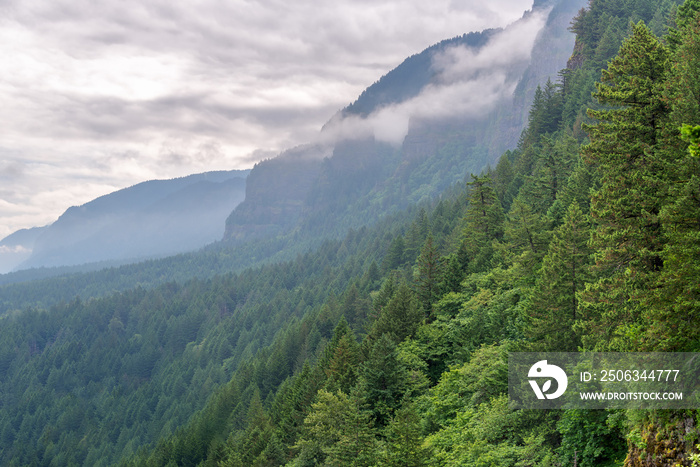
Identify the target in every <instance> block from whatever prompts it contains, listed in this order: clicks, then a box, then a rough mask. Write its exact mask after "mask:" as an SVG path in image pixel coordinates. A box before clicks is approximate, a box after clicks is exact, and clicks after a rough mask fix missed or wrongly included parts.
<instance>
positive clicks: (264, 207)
mask: <svg viewBox="0 0 700 467" xmlns="http://www.w3.org/2000/svg"><path fill="white" fill-rule="evenodd" d="M323 154H324V152H323V149H322V148H320V147H311V146H310V147H304V148H296V149H294V150H290V151H287V152H285V153H283V154H282V155H281V156H279V157H278V158H276V159H269V160H265V161H262V162H260V163H258V164H256V165H255V167H254V168H253V170H252V171H251V173H250V175H249V176H248V180H247V185H246V194H245V201H243V202H242V203H241V204H240V205H238V207H237V208H236V209H235V210H234V211H233V213H231V214H230V215H229V216H228V218H227V219H226V228H225V231H224V238H226V239H229V240H234V241H235V240H247V239H252V238H259V237H266V236H271V235H276V234H278V233H281V232H283V231H286V230H289V229H290V228H292V227H293V226H294V225H295V224H296V223H297V222H298V220H299V217H300V216H301V212H302V209H303V206H304V202H305V201H306V198H307V196H308V194H309V192H310V190H311V188H312V186H313V184H314V182H315V180H316V179H317V178H318V176H319V173H320V171H321V165H322V160H323Z"/></svg>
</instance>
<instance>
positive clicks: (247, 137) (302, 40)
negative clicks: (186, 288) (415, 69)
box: [0, 0, 532, 238]
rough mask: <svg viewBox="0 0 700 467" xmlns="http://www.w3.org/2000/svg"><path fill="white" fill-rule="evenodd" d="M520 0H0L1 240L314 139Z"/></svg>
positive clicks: (500, 19)
mask: <svg viewBox="0 0 700 467" xmlns="http://www.w3.org/2000/svg"><path fill="white" fill-rule="evenodd" d="M531 5H532V0H489V1H488V2H484V1H483V0H462V1H459V0H430V1H426V0H402V1H399V0H354V1H351V0H335V1H333V2H328V1H321V0H297V1H294V2H289V1H286V0H285V1H281V0H264V1H239V0H234V1H228V2H223V1H216V0H201V1H197V2H188V3H185V2H177V1H173V0H167V1H165V0H149V1H147V2H143V1H133V0H120V1H117V0H106V1H102V2H94V1H87V0H51V1H27V0H22V1H7V0H0V56H1V57H2V60H3V66H2V67H0V121H1V122H2V124H1V125H0V238H2V237H4V236H6V235H8V234H9V233H11V232H13V231H15V230H17V229H20V228H26V227H33V226H41V225H45V224H48V223H50V222H52V221H54V220H55V219H56V218H57V217H58V216H59V215H60V214H61V213H62V212H63V211H65V209H67V208H68V207H70V206H72V205H80V204H83V203H85V202H88V201H90V200H92V199H94V198H96V197H97V196H100V195H103V194H106V193H109V192H112V191H115V190H117V189H120V188H124V187H126V186H130V185H133V184H135V183H138V182H141V181H144V180H149V179H156V178H172V177H177V176H183V175H187V174H191V173H198V172H204V171H208V170H221V169H236V168H249V167H252V165H253V164H254V163H255V162H256V161H258V160H261V159H263V158H267V157H271V156H274V155H276V154H277V153H279V152H280V151H281V150H283V149H285V148H289V147H292V146H295V145H298V144H302V143H305V142H308V141H311V140H313V139H314V137H315V136H316V135H317V133H318V131H319V130H320V128H321V126H322V125H323V124H324V123H325V122H326V121H328V120H329V119H330V118H331V117H332V116H333V114H334V113H335V112H336V111H337V110H339V109H341V108H342V107H344V106H345V105H347V104H349V103H350V102H352V101H354V100H355V99H356V98H357V96H358V95H359V94H360V93H361V92H362V90H363V89H365V88H366V87H367V86H369V85H371V84H372V83H373V82H375V81H376V80H378V79H379V78H380V77H381V76H382V75H384V74H385V73H387V72H388V71H390V70H391V69H392V68H394V67H395V66H397V65H398V64H399V63H401V61H403V59H404V58H406V57H407V56H409V55H412V54H414V53H417V52H420V51H421V50H423V49H424V48H426V47H427V46H429V45H432V44H434V43H436V42H438V41H440V40H442V39H447V38H450V37H454V36H457V35H461V34H463V33H466V32H471V31H479V30H482V29H485V28H489V27H500V26H505V25H506V24H509V23H511V22H513V21H515V20H516V19H518V18H520V17H521V16H522V14H523V12H524V11H525V10H527V9H529V8H530V7H531Z"/></svg>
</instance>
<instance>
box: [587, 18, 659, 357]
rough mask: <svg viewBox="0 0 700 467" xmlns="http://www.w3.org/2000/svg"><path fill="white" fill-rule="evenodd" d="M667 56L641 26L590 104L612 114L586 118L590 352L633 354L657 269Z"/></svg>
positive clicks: (597, 112)
mask: <svg viewBox="0 0 700 467" xmlns="http://www.w3.org/2000/svg"><path fill="white" fill-rule="evenodd" d="M666 55H667V53H666V49H665V48H664V46H663V45H662V44H661V43H660V42H659V40H658V39H657V38H656V37H655V36H654V35H653V34H652V33H651V31H650V30H649V29H648V28H647V27H646V26H645V25H644V23H643V22H639V23H638V24H636V25H633V31H632V35H631V36H630V37H629V38H628V39H626V40H625V41H624V43H623V45H622V47H621V48H620V52H619V54H618V55H617V57H615V58H614V59H613V60H612V61H610V63H609V66H608V68H607V69H606V70H603V73H602V79H601V82H600V83H597V84H596V88H597V92H596V93H595V94H594V96H595V97H596V98H597V99H598V101H599V102H600V103H601V104H604V105H606V106H612V108H611V109H605V110H589V115H590V116H591V117H593V118H595V119H597V120H599V122H598V123H597V124H595V125H591V126H589V127H587V129H588V131H589V133H590V138H591V143H590V144H589V145H587V146H585V147H584V148H583V149H582V150H583V155H584V158H585V160H586V161H587V162H588V163H589V164H592V165H594V167H595V168H596V176H597V178H598V180H599V181H600V188H599V189H597V190H596V191H595V192H594V193H593V194H592V196H591V215H592V217H593V220H594V222H595V223H596V227H595V230H594V232H593V236H592V240H591V245H592V247H593V248H594V249H595V251H596V253H595V263H596V264H595V272H596V275H597V277H598V279H597V280H596V281H595V282H594V283H593V284H591V285H590V287H588V288H587V289H586V291H585V293H584V294H583V299H584V300H583V305H584V309H585V314H586V323H585V325H584V328H585V330H584V333H585V334H586V335H587V336H585V338H584V342H583V344H584V347H587V348H591V347H595V348H598V349H604V348H607V349H617V350H631V349H632V348H633V344H632V343H631V342H630V338H631V337H630V336H631V335H632V334H634V333H635V329H636V327H637V326H638V325H639V324H640V316H641V309H640V303H641V300H642V296H643V294H644V293H645V292H646V291H648V290H649V286H650V284H651V282H652V281H653V278H654V275H655V274H658V272H659V271H660V269H661V255H660V253H661V249H662V247H663V239H662V235H661V226H660V222H659V219H658V214H659V212H660V208H661V206H662V205H663V201H664V199H665V196H666V192H667V180H666V178H667V172H666V171H664V169H665V168H666V167H665V166H664V164H663V163H662V162H661V161H660V159H659V153H658V151H657V149H658V148H657V143H658V138H659V134H660V129H661V128H662V124H663V121H664V117H665V115H666V108H665V106H664V104H663V102H662V100H661V99H660V90H661V85H662V83H663V79H664V76H665V72H666Z"/></svg>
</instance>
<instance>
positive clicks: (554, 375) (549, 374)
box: [527, 360, 569, 399]
mask: <svg viewBox="0 0 700 467" xmlns="http://www.w3.org/2000/svg"><path fill="white" fill-rule="evenodd" d="M527 376H528V378H550V379H548V380H547V381H545V382H544V384H543V385H542V388H541V389H540V386H539V385H538V384H537V381H533V380H529V381H528V383H530V386H532V390H533V391H535V395H536V396H537V398H538V399H545V398H547V399H556V398H557V397H559V396H561V395H562V394H564V391H566V385H567V384H568V383H569V380H568V378H567V377H566V373H564V370H562V369H561V368H559V367H558V366H556V365H548V364H547V360H540V361H539V362H537V363H535V364H534V365H532V367H530V371H529V372H528V374H527ZM552 379H554V380H555V381H556V382H557V390H556V391H554V392H553V393H551V394H547V391H549V390H550V388H551V387H552Z"/></svg>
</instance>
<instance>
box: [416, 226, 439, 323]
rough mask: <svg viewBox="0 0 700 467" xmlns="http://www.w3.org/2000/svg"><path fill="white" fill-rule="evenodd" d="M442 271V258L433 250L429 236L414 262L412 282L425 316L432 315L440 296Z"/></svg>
mask: <svg viewBox="0 0 700 467" xmlns="http://www.w3.org/2000/svg"><path fill="white" fill-rule="evenodd" d="M442 271H443V264H442V257H441V256H440V254H439V253H438V251H437V248H435V244H434V241H433V236H432V234H429V235H428V238H427V239H426V240H425V243H424V244H423V248H421V252H420V255H419V256H418V259H417V260H416V274H415V280H414V282H415V290H416V295H417V296H418V301H419V302H420V304H421V307H422V308H423V313H424V314H425V316H430V315H431V314H432V312H433V305H434V304H435V303H436V302H437V301H438V300H439V299H440V296H441V295H442V293H441V292H442V291H441V288H440V280H441V279H442Z"/></svg>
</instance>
